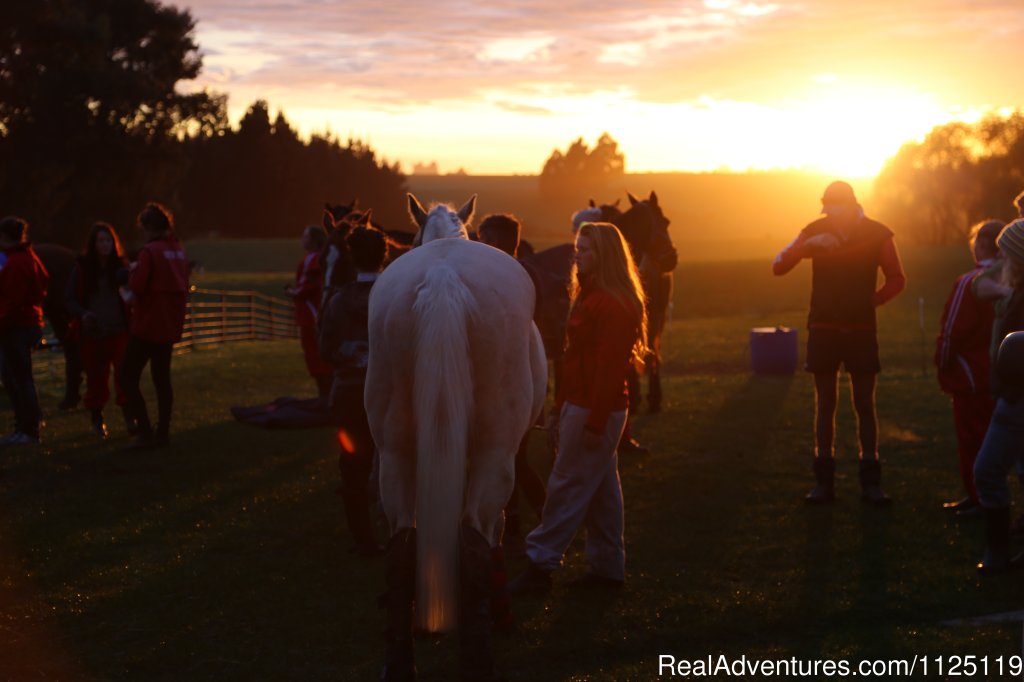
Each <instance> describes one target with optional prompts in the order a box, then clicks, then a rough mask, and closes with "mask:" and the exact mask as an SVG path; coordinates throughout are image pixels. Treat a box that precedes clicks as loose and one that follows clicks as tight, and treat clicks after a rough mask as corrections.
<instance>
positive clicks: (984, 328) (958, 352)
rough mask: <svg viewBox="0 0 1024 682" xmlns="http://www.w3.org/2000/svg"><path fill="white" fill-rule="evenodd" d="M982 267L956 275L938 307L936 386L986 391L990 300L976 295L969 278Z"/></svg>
mask: <svg viewBox="0 0 1024 682" xmlns="http://www.w3.org/2000/svg"><path fill="white" fill-rule="evenodd" d="M983 270H984V267H983V266H981V265H979V266H978V267H976V268H975V269H974V270H971V271H970V272H967V273H964V274H963V275H960V277H959V278H957V280H956V283H955V284H954V285H953V290H952V291H951V292H950V294H949V298H948V299H946V307H945V310H943V311H942V322H941V330H940V332H939V336H938V338H937V339H936V341H935V366H936V367H938V369H939V386H941V387H942V390H943V391H945V392H946V393H986V394H987V393H988V390H989V371H990V367H991V362H992V361H991V358H990V357H989V343H990V341H991V338H992V317H993V315H994V313H993V308H992V304H991V303H988V302H987V301H982V300H980V299H978V298H977V297H976V296H975V295H974V293H973V292H972V291H971V281H972V280H973V279H974V278H975V277H977V276H978V275H979V274H980V273H981V272H982V271H983Z"/></svg>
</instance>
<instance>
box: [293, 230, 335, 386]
mask: <svg viewBox="0 0 1024 682" xmlns="http://www.w3.org/2000/svg"><path fill="white" fill-rule="evenodd" d="M326 242H327V233H325V232H324V229H323V228H322V227H320V226H319V225H310V226H309V227H307V228H306V229H305V230H304V231H303V232H302V248H303V249H304V250H305V252H306V255H305V256H304V257H303V258H302V261H301V262H300V263H299V267H298V268H296V270H295V286H293V287H288V288H286V289H285V293H287V294H288V295H289V296H291V297H292V300H294V301H295V325H296V326H297V327H298V328H299V342H300V343H301V344H302V357H303V359H304V360H305V361H306V369H307V370H308V371H309V375H310V376H311V377H313V381H315V382H316V388H317V395H320V396H326V395H327V394H328V393H329V392H330V390H331V381H332V377H333V376H334V374H333V373H334V367H332V366H331V363H329V362H327V361H326V360H324V359H322V358H321V357H320V352H319V350H318V349H317V331H316V330H317V318H319V316H320V293H321V291H322V290H323V284H324V282H323V273H322V272H321V270H320V251H321V250H322V249H323V248H324V244H325V243H326Z"/></svg>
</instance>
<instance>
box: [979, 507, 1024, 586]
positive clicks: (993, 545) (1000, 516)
mask: <svg viewBox="0 0 1024 682" xmlns="http://www.w3.org/2000/svg"><path fill="white" fill-rule="evenodd" d="M984 509H985V554H984V556H983V557H982V559H981V563H979V564H978V573H980V574H982V575H994V574H996V573H1002V572H1004V571H1007V570H1009V569H1011V568H1020V567H1021V566H1022V565H1024V555H1021V556H1017V557H1013V558H1011V557H1010V508H1009V507H985V508H984Z"/></svg>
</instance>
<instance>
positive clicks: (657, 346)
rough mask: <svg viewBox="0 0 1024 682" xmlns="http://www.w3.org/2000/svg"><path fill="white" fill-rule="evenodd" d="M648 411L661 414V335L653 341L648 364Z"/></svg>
mask: <svg viewBox="0 0 1024 682" xmlns="http://www.w3.org/2000/svg"><path fill="white" fill-rule="evenodd" d="M647 410H648V411H649V412H650V413H651V414H657V413H658V412H661V334H660V333H659V334H658V335H657V336H655V337H654V338H653V339H652V341H651V353H650V356H649V358H648V363H647Z"/></svg>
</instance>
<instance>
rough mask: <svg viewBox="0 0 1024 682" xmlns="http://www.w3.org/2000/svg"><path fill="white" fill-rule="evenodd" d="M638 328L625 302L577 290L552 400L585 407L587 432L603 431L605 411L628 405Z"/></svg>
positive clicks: (595, 291)
mask: <svg viewBox="0 0 1024 682" xmlns="http://www.w3.org/2000/svg"><path fill="white" fill-rule="evenodd" d="M639 326H640V323H639V320H638V319H637V315H636V313H635V312H634V311H633V308H632V306H630V305H629V304H628V303H625V302H623V301H620V300H619V299H617V298H615V297H614V296H612V295H611V294H609V293H608V292H606V291H603V290H601V289H589V290H588V289H581V291H580V294H579V299H578V300H577V301H576V305H575V306H573V309H572V314H571V315H570V316H569V325H568V328H567V330H566V337H567V339H568V344H567V346H566V349H565V356H564V357H563V359H562V377H561V381H560V382H559V390H558V397H557V400H556V404H557V405H558V406H561V404H562V403H563V402H570V403H572V404H573V405H578V406H580V407H585V408H589V409H590V414H589V415H588V416H587V423H586V428H587V430H589V431H593V432H596V433H603V432H604V428H605V424H606V422H607V421H608V415H609V413H611V412H618V411H621V410H625V409H626V407H627V406H628V405H629V387H628V385H627V383H626V374H627V372H628V370H629V361H630V358H631V356H632V352H633V344H634V343H635V342H636V339H637V337H638V336H639V335H640V330H639Z"/></svg>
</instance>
